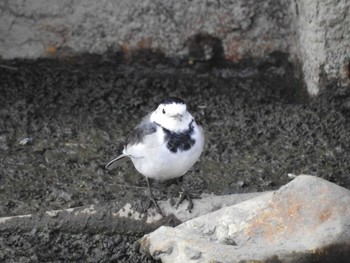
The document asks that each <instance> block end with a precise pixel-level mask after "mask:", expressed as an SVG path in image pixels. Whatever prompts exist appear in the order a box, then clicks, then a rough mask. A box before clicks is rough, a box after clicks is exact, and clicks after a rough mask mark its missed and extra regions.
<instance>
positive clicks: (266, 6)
mask: <svg viewBox="0 0 350 263" xmlns="http://www.w3.org/2000/svg"><path fill="white" fill-rule="evenodd" d="M349 7H350V3H349V1H347V0H340V1H333V0H326V1H319V0H293V1H287V0H266V1H254V0H249V1H247V0H236V1H226V0H220V1H216V0H210V1H201V0H194V1H176V0H172V1H166V2H164V1H159V0H156V1H155V0H152V1H151V0H148V1H143V0H137V1H128V0H122V1H112V0H102V1H93V0H88V1H81V0H73V1H69V0H18V1H12V0H3V1H1V2H0V56H2V57H3V58H38V57H56V56H58V57H65V56H69V55H72V54H75V55H76V54H81V53H98V54H102V53H105V52H107V51H113V52H115V51H122V52H126V53H127V52H130V51H132V50H140V49H145V48H147V49H152V50H158V51H161V52H163V53H164V54H166V55H167V56H172V57H173V56H183V55H184V54H186V55H188V54H190V55H193V56H194V58H196V57H197V55H198V52H199V53H201V52H204V53H205V54H206V56H204V57H203V58H204V59H208V58H211V57H212V56H213V50H212V49H213V46H212V45H213V44H214V45H215V43H217V42H218V41H219V42H220V43H222V51H223V54H224V55H225V57H226V58H227V59H229V60H231V61H239V60H241V59H244V58H255V57H259V58H264V57H266V56H267V55H268V54H270V53H271V52H274V51H279V52H289V53H290V54H291V58H292V59H293V61H294V63H295V64H297V65H300V66H299V67H300V71H299V70H298V71H296V75H297V76H299V77H302V78H303V79H304V81H305V84H306V85H307V87H308V91H309V92H310V93H311V94H313V95H315V94H318V92H319V90H320V88H323V87H324V86H325V82H327V81H328V80H332V81H334V80H337V81H338V82H339V84H341V85H342V86H349V84H350V79H349V76H350V73H349V72H350V69H349V68H350V65H349V63H350V46H349V45H350V44H349V43H350V41H349V40H350V27H349V26H348V25H349V23H350V15H349V10H350V9H349ZM200 35H204V36H205V37H204V38H203V37H199V38H198V36H200ZM192 42H196V44H195V46H196V49H193V48H192V47H193V45H192V44H191V43H192ZM194 50H195V51H194ZM198 50H201V51H198ZM191 51H194V52H193V53H192V52H191Z"/></svg>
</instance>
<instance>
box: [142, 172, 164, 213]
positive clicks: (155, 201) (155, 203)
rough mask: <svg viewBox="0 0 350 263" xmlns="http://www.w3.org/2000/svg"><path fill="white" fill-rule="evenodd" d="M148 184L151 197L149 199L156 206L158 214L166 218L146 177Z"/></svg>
mask: <svg viewBox="0 0 350 263" xmlns="http://www.w3.org/2000/svg"><path fill="white" fill-rule="evenodd" d="M146 182H147V186H148V190H149V197H148V198H149V200H150V202H152V203H153V204H154V206H155V207H156V209H157V211H158V213H159V214H161V215H162V216H164V215H163V213H162V210H160V208H159V205H158V203H157V200H156V198H155V197H154V195H153V192H152V188H151V184H150V183H149V180H148V177H146ZM149 206H150V204H149V205H148V208H149Z"/></svg>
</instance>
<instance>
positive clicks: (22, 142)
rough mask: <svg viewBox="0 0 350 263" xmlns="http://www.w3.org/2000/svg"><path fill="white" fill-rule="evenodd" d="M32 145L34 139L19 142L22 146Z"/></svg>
mask: <svg viewBox="0 0 350 263" xmlns="http://www.w3.org/2000/svg"><path fill="white" fill-rule="evenodd" d="M32 143H33V138H30V137H28V138H24V139H23V140H21V141H20V142H19V144H20V145H30V144H32Z"/></svg>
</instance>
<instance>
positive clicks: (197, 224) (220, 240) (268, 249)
mask: <svg viewBox="0 0 350 263" xmlns="http://www.w3.org/2000/svg"><path fill="white" fill-rule="evenodd" d="M349 204H350V191H349V190H346V189H344V188H342V187H340V186H337V185H335V184H333V183H330V182H328V181H325V180H323V179H320V178H318V177H312V176H306V175H302V176H298V177H296V179H294V180H293V181H292V182H290V183H288V184H287V185H285V186H283V187H281V188H280V189H279V190H277V191H275V192H271V193H266V194H264V195H261V196H259V197H256V198H253V199H250V200H247V201H245V202H241V203H238V204H236V205H233V206H230V207H225V208H222V209H220V210H218V211H215V212H212V213H209V214H207V215H203V216H201V217H198V218H195V219H193V220H189V221H187V222H185V223H183V224H181V225H179V226H177V227H176V228H171V227H164V226H162V227H160V228H159V229H157V230H156V231H154V232H152V233H151V234H148V235H146V236H144V237H143V238H142V239H141V240H140V243H141V249H143V251H145V252H147V253H149V254H150V255H151V256H153V257H154V258H158V259H161V260H162V262H189V261H190V260H191V262H252V261H254V262H272V261H273V262H334V259H337V262H348V261H347V260H348V259H349V257H350V205H349Z"/></svg>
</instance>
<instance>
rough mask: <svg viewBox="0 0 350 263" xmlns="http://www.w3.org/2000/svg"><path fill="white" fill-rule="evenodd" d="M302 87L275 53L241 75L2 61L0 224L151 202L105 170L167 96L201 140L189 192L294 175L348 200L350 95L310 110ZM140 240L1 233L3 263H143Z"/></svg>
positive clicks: (247, 187) (123, 173) (152, 64)
mask: <svg viewBox="0 0 350 263" xmlns="http://www.w3.org/2000/svg"><path fill="white" fill-rule="evenodd" d="M296 75H298V74H297V73H296V72H295V70H294V67H293V65H291V64H290V63H289V62H288V57H287V55H285V54H278V53H276V54H272V55H271V56H269V57H268V58H266V59H265V60H263V61H261V60H247V61H242V62H240V63H236V64H234V63H228V62H225V61H219V62H215V63H214V62H213V61H211V62H199V61H198V62H197V63H196V62H194V63H193V61H191V63H188V61H186V60H177V59H167V58H164V57H162V56H161V55H159V54H152V53H147V52H146V53H142V54H138V55H136V56H135V57H128V58H127V59H126V58H123V57H122V56H118V55H114V56H112V55H108V56H102V57H100V56H83V57H80V58H71V59H66V60H55V59H51V60H49V59H40V60H11V61H0V94H1V96H0V160H1V166H0V200H1V201H0V216H12V215H20V214H27V213H40V212H43V211H46V210H52V209H64V208H70V207H77V206H83V205H90V204H96V205H99V204H105V203H106V202H108V201H110V200H116V199H118V198H120V197H121V196H125V193H126V191H128V192H129V191H131V192H134V193H135V194H138V195H140V191H141V194H142V195H143V192H144V191H146V182H145V180H144V178H143V177H142V176H140V175H139V174H138V173H137V172H136V171H135V170H134V168H133V167H132V164H131V163H128V164H126V165H124V166H123V167H121V169H118V170H115V171H112V172H107V171H105V170H104V169H103V167H104V165H105V164H106V163H107V162H108V161H109V160H110V159H111V158H113V157H115V156H116V155H118V154H119V153H120V152H121V150H122V149H123V143H124V141H125V140H126V137H127V136H128V133H129V132H130V131H131V130H132V129H133V127H134V126H135V125H136V124H137V123H138V122H139V121H140V119H141V118H142V117H143V116H144V115H146V114H147V113H148V112H149V111H151V110H153V109H154V108H155V107H156V106H157V103H158V102H159V101H160V100H161V99H163V98H164V97H168V96H177V97H181V98H182V99H184V100H185V101H186V102H187V103H188V105H189V108H190V111H191V113H192V114H193V115H194V116H195V117H196V119H197V120H198V121H199V122H201V123H202V125H203V126H204V129H205V133H206V148H205V151H204V153H203V155H202V157H201V159H200V162H199V163H198V164H196V165H195V167H194V168H193V169H192V170H191V171H190V172H188V173H187V175H186V176H185V177H184V183H185V185H186V186H187V188H189V189H191V190H192V191H193V192H196V193H201V192H205V193H211V192H213V193H215V194H218V195H222V194H231V193H240V192H253V191H266V190H272V189H277V188H279V187H280V186H281V185H283V184H285V183H287V182H288V181H289V180H290V178H289V177H288V173H293V174H296V175H297V174H301V173H303V174H310V175H316V176H320V177H322V178H325V179H327V180H329V181H332V182H334V183H336V184H338V185H341V186H344V187H346V188H348V189H350V177H349V175H348V174H349V167H350V146H349V145H350V127H349V120H348V117H349V114H350V97H349V91H348V90H345V89H342V88H339V87H337V86H336V85H335V84H334V85H333V84H328V85H326V87H325V88H324V89H323V90H322V92H321V94H320V96H318V97H317V98H309V97H308V95H306V92H305V90H304V88H303V85H302V84H301V82H300V81H299V80H298V79H297V78H296V77H295V76H296ZM170 188H171V187H170ZM167 191H168V190H167V188H165V190H164V191H163V194H168V192H167ZM142 234H143V233H130V235H120V234H118V233H109V232H108V231H106V232H103V233H100V234H96V233H89V232H88V231H87V232H86V233H65V232H60V231H55V230H54V229H51V228H49V229H46V230H40V231H39V232H36V231H34V230H33V231H32V232H30V233H21V232H20V231H18V232H16V231H11V232H6V233H5V232H3V233H1V235H0V260H9V261H11V260H13V261H18V262H19V261H20V262H36V261H50V262H52V261H55V262H60V261H67V262H79V261H82V262H97V261H101V262H105V261H113V260H114V261H115V262H117V261H121V262H122V261H123V260H124V261H125V262H146V261H147V259H146V257H145V256H144V255H141V254H140V253H138V252H137V249H134V246H135V245H134V241H135V240H137V239H138V238H139V237H140V236H142ZM150 262H153V261H150Z"/></svg>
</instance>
